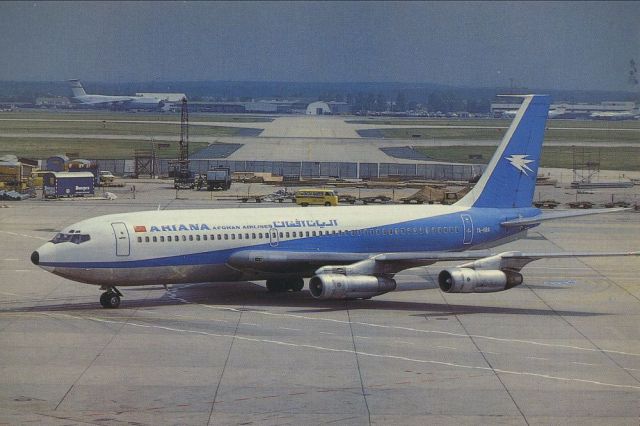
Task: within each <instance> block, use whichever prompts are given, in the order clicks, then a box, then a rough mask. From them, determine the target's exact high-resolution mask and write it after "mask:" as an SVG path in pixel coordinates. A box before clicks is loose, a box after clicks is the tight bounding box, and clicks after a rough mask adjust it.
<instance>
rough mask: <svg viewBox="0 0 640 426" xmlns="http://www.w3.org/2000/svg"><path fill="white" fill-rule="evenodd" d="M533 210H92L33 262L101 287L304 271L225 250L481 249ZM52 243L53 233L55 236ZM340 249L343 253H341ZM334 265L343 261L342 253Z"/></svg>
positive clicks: (351, 252)
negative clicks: (251, 264) (250, 261)
mask: <svg viewBox="0 0 640 426" xmlns="http://www.w3.org/2000/svg"><path fill="white" fill-rule="evenodd" d="M534 214H537V209H474V208H466V207H458V206H401V207H399V206H348V207H346V206H345V207H342V206H341V207H315V208H313V207H309V208H301V207H287V208H265V209H216V210H175V211H171V210H165V211H151V212H138V213H124V214H115V215H108V216H100V217H97V218H93V219H88V220H85V221H82V222H78V223H76V224H74V225H71V226H69V227H67V228H65V229H63V230H62V232H61V234H59V235H63V236H67V237H68V236H72V237H73V236H74V235H76V234H78V235H83V236H84V235H87V236H88V238H87V237H85V238H84V240H85V241H82V242H79V240H81V239H83V238H80V237H77V238H75V239H76V240H78V241H76V242H73V241H71V240H73V238H71V240H70V241H64V239H65V238H67V237H64V238H62V240H63V242H57V243H54V242H49V243H47V244H45V245H44V246H42V247H41V248H39V249H38V254H39V265H40V266H42V267H43V268H45V269H48V270H50V271H51V272H54V273H56V274H58V275H61V276H65V277H67V278H70V279H73V280H76V281H81V282H86V283H90V284H98V285H103V286H109V285H113V286H115V285H119V286H123V285H144V284H167V283H187V282H201V281H234V280H248V279H263V278H265V277H268V276H269V275H270V274H272V275H287V274H296V275H299V276H311V275H313V272H314V270H315V268H316V266H313V262H310V263H309V265H308V266H307V267H305V266H304V265H302V266H300V265H297V266H296V267H295V268H293V267H291V268H287V267H285V268H283V269H282V270H278V271H271V272H270V274H267V273H265V272H264V271H262V272H261V271H247V270H238V269H236V268H234V267H232V266H230V265H229V263H228V261H229V258H230V256H231V255H233V254H237V253H238V252H240V251H244V250H269V251H270V252H272V253H282V254H283V255H286V254H287V253H289V252H295V253H300V252H304V253H308V254H309V256H311V257H312V256H313V255H314V254H317V253H328V252H332V253H338V254H339V253H344V254H345V260H344V262H342V263H347V262H352V261H353V256H354V255H355V256H358V255H359V254H362V257H363V258H365V257H367V256H369V255H371V254H375V253H389V252H410V251H411V252H414V251H436V250H438V251H460V250H466V249H469V248H474V247H480V246H482V247H487V246H490V245H495V244H496V243H498V244H499V243H500V242H501V241H504V240H506V239H509V238H510V237H513V236H515V235H517V234H519V233H520V232H521V231H522V230H521V229H517V230H514V229H511V230H507V229H504V228H502V227H500V225H499V223H500V222H501V221H504V220H508V219H511V218H515V217H518V216H523V215H524V216H529V215H534ZM54 241H55V239H54ZM347 254H348V255H349V256H347ZM336 263H341V262H340V261H338V262H336Z"/></svg>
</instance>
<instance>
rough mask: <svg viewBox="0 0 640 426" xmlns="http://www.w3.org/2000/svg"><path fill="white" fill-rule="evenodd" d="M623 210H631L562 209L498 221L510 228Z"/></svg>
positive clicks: (623, 208) (622, 209) (622, 208)
mask: <svg viewBox="0 0 640 426" xmlns="http://www.w3.org/2000/svg"><path fill="white" fill-rule="evenodd" d="M624 210H631V209H630V208H625V207H621V208H613V209H593V210H578V211H576V210H563V211H555V212H548V213H542V214H539V215H538V216H533V217H524V218H521V219H512V220H507V221H505V222H502V223H500V225H502V226H504V227H505V228H511V227H515V226H524V225H537V224H539V223H541V222H544V221H546V220H554V219H565V218H569V217H577V216H587V215H591V214H602V213H614V212H620V211H624Z"/></svg>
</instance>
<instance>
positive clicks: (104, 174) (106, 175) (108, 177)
mask: <svg viewBox="0 0 640 426" xmlns="http://www.w3.org/2000/svg"><path fill="white" fill-rule="evenodd" d="M98 178H99V179H100V184H105V183H107V184H108V183H113V180H114V179H115V178H116V177H115V176H114V175H113V173H111V172H110V171H109V170H100V173H99V174H98Z"/></svg>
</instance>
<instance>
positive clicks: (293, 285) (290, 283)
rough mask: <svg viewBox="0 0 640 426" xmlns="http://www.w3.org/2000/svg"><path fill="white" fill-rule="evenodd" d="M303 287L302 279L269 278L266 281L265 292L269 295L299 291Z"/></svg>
mask: <svg viewBox="0 0 640 426" xmlns="http://www.w3.org/2000/svg"><path fill="white" fill-rule="evenodd" d="M302 287H304V280H303V279H302V277H291V278H279V279H276V278H269V279H268V280H267V291H268V292H269V293H282V292H285V291H300V290H302Z"/></svg>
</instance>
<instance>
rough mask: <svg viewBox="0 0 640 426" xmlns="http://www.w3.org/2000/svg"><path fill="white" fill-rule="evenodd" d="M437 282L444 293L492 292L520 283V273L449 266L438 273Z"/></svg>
mask: <svg viewBox="0 0 640 426" xmlns="http://www.w3.org/2000/svg"><path fill="white" fill-rule="evenodd" d="M438 284H439V285H440V290H442V291H444V292H445V293H493V292H496V291H504V290H509V289H510V288H513V287H515V286H517V285H520V284H522V274H519V273H518V272H514V271H508V270H480V271H476V270H475V269H470V268H449V269H445V270H443V271H442V272H440V274H438Z"/></svg>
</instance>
